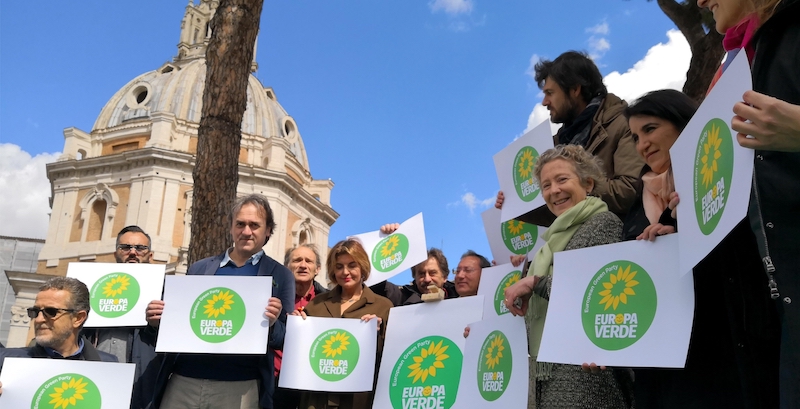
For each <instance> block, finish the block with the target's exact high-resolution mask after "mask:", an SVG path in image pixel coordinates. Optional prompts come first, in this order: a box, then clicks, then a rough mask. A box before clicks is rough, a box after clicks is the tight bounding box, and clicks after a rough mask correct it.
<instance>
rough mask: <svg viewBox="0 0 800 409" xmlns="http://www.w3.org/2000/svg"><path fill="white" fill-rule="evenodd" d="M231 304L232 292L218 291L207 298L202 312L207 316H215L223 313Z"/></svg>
mask: <svg viewBox="0 0 800 409" xmlns="http://www.w3.org/2000/svg"><path fill="white" fill-rule="evenodd" d="M231 305H233V294H231V292H230V291H220V292H218V293H216V294H214V296H213V297H211V298H210V299H208V300H207V302H206V305H205V309H206V310H205V311H204V312H203V313H204V314H206V316H207V317H208V318H217V317H219V316H220V315H225V311H227V310H230V309H231Z"/></svg>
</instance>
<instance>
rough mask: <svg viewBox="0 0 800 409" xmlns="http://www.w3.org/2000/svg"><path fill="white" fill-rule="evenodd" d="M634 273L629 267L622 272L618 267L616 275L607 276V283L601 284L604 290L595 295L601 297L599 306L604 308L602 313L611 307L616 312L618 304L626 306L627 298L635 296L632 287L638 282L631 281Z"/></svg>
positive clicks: (634, 275)
mask: <svg viewBox="0 0 800 409" xmlns="http://www.w3.org/2000/svg"><path fill="white" fill-rule="evenodd" d="M636 273H637V272H636V271H634V272H631V266H630V265H629V266H628V267H627V268H626V269H624V270H623V269H622V267H619V269H618V271H617V274H614V273H611V274H609V278H608V279H609V281H607V282H604V283H603V288H605V290H603V291H600V292H599V293H597V294H598V295H601V296H602V297H603V299H601V300H600V304H605V308H603V310H604V311H605V310H607V309H608V307H611V306H613V307H614V310H615V311H616V310H617V306H618V305H619V303H620V302H621V303H623V304H627V303H628V296H629V295H636V292H635V291H633V287H636V286H637V285H638V284H639V282H638V281H636V280H634V279H633V278H634V277H636Z"/></svg>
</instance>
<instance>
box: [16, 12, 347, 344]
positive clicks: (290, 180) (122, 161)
mask: <svg viewBox="0 0 800 409" xmlns="http://www.w3.org/2000/svg"><path fill="white" fill-rule="evenodd" d="M217 4H218V0H200V2H199V4H194V2H190V3H189V5H188V6H187V7H186V13H185V15H184V17H183V21H182V22H181V32H180V40H179V42H178V50H177V56H176V57H174V58H173V59H172V61H171V62H168V63H165V64H163V65H162V66H160V67H157V68H156V69H155V70H153V71H149V72H146V73H144V74H142V75H139V76H138V77H136V78H134V79H132V80H131V81H130V82H128V83H127V84H125V85H124V86H123V87H122V88H121V89H120V90H119V91H117V92H116V93H115V94H114V95H113V96H111V98H110V99H109V101H108V103H106V105H105V106H104V107H103V108H102V109H101V110H100V114H99V115H98V117H97V120H96V121H95V123H94V126H93V128H92V130H91V132H86V131H83V130H80V129H77V128H67V129H65V130H64V149H63V154H62V155H61V157H59V158H58V160H57V161H56V162H55V163H50V164H48V165H47V176H48V178H49V180H50V184H51V198H50V206H51V208H52V212H51V215H50V224H49V228H48V232H47V237H46V239H45V242H44V245H43V246H42V248H41V251H40V252H39V257H38V265H37V267H36V272H35V273H15V274H13V277H11V275H10V274H9V281H10V283H11V286H12V287H13V289H14V293H15V296H16V302H15V303H14V305H13V307H12V309H11V310H12V318H11V323H10V325H11V327H10V330H9V337H8V344H7V345H6V346H9V347H12V346H24V345H25V344H26V343H27V342H28V341H29V340H30V339H31V338H32V336H33V334H32V331H31V330H30V319H29V318H28V317H27V315H26V311H25V309H26V308H28V307H30V306H33V301H34V298H35V296H36V293H37V287H38V286H39V285H40V284H41V283H43V282H44V281H45V280H46V279H47V278H49V277H50V276H53V275H65V274H66V272H67V265H68V264H69V263H70V262H112V263H113V262H114V255H113V253H114V249H115V240H116V234H117V232H119V230H121V229H122V228H123V227H125V226H128V225H138V226H140V227H142V228H143V229H144V230H145V231H146V232H148V233H149V234H150V236H151V237H152V252H153V262H154V263H164V264H166V265H167V273H168V274H184V273H185V272H186V270H187V265H186V256H187V252H188V247H189V240H190V238H191V231H190V220H191V217H192V215H191V208H192V169H193V166H194V160H195V156H194V155H195V153H196V151H197V130H198V127H199V123H200V113H201V108H202V102H203V88H204V84H205V76H206V61H205V54H206V46H207V45H208V41H209V37H210V32H209V29H208V23H209V21H210V20H211V17H212V16H213V14H214V11H215V9H216V7H217ZM256 68H257V64H256V63H255V61H254V62H253V63H252V65H251V71H253V72H254V71H255V70H256ZM332 188H333V182H332V181H331V180H329V179H325V180H319V179H314V178H313V177H312V176H311V172H310V168H309V163H308V156H307V155H306V149H305V145H304V143H303V138H302V137H301V135H300V131H299V128H298V125H297V123H296V122H295V121H294V119H293V118H292V117H291V116H290V115H289V114H288V113H287V112H286V110H285V109H284V108H283V107H282V106H281V105H280V103H278V98H277V96H276V93H275V91H274V90H273V89H272V88H271V87H265V86H263V85H262V84H261V82H260V81H259V80H258V79H257V78H256V77H255V76H254V75H252V74H251V75H250V79H249V83H248V86H247V109H246V111H245V113H244V119H243V121H242V143H241V150H240V151H239V187H238V193H239V194H240V195H244V194H248V193H261V194H264V195H265V196H266V197H267V198H269V200H270V204H271V206H272V209H273V212H274V214H275V221H276V223H277V228H276V229H275V231H274V232H273V234H272V239H271V240H270V241H269V243H268V244H267V245H266V246H265V247H264V250H265V252H266V254H267V255H269V256H271V257H272V258H274V259H276V260H278V261H280V262H283V255H284V253H285V251H286V249H288V248H290V247H292V246H295V245H297V244H300V243H313V244H316V245H317V247H318V249H319V250H320V252H321V255H322V260H323V264H324V259H325V257H326V255H327V250H328V247H327V244H328V234H329V232H330V227H331V225H333V223H334V222H335V221H336V219H337V218H338V216H339V214H338V213H336V211H334V210H333V208H332V207H331V200H330V199H331V189H332ZM226 219H227V215H220V220H221V221H222V220H226ZM319 277H320V278H321V279H323V280H324V277H325V274H319Z"/></svg>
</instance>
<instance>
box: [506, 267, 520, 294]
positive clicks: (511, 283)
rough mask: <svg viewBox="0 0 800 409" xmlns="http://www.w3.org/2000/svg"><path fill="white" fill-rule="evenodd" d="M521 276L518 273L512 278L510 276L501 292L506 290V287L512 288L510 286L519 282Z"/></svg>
mask: <svg viewBox="0 0 800 409" xmlns="http://www.w3.org/2000/svg"><path fill="white" fill-rule="evenodd" d="M521 275H522V274H521V273H520V272H519V271H517V272H516V273H514V275H513V276H511V278H509V279H508V281H506V285H505V287H503V291H505V289H506V288H508V287H511V286H512V285H514V284H515V283H516V282H517V281H519V279H520V276H521Z"/></svg>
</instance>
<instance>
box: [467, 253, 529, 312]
mask: <svg viewBox="0 0 800 409" xmlns="http://www.w3.org/2000/svg"><path fill="white" fill-rule="evenodd" d="M523 268H524V266H522V265H520V266H519V267H514V266H513V265H512V264H511V263H507V264H501V265H499V266H495V267H487V268H484V269H483V270H482V271H481V282H480V284H479V285H478V295H482V296H483V319H485V320H486V319H489V318H493V317H499V316H501V315H510V314H511V313H510V312H509V311H508V308H506V305H505V303H504V302H503V301H504V300H505V289H506V288H507V287H509V286H511V285H513V284H514V283H516V282H517V281H519V280H520V278H522V269H523Z"/></svg>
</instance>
